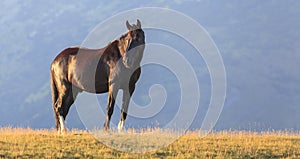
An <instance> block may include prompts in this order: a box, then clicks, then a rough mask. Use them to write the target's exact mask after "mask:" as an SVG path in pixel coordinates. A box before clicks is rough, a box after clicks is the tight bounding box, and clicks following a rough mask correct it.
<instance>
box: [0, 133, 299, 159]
mask: <svg viewBox="0 0 300 159" xmlns="http://www.w3.org/2000/svg"><path fill="white" fill-rule="evenodd" d="M132 131H133V130H132ZM172 135H173V133H170V132H168V133H166V132H163V131H161V132H159V133H149V131H145V132H143V133H136V132H128V133H121V134H118V133H111V134H107V135H102V136H101V135H100V137H103V138H104V136H106V137H105V139H106V141H110V143H109V144H110V145H116V147H115V148H118V149H121V148H124V147H125V148H126V147H129V148H131V149H132V148H133V149H135V148H136V149H138V148H139V147H134V146H132V145H138V144H137V143H136V142H137V141H138V142H139V143H143V145H142V146H143V147H144V148H148V147H150V148H151V147H153V143H156V144H162V145H163V144H165V143H164V142H165V141H166V140H165V139H166V138H168V137H169V138H170V137H174V136H172ZM149 139H151V140H149ZM172 139H173V138H172ZM120 141H122V142H120ZM129 143H130V144H129ZM130 146H131V147H130ZM127 150H128V149H127ZM0 157H1V158H300V134H299V133H295V132H289V131H271V132H262V133H257V132H246V131H222V132H213V133H210V134H209V135H208V136H206V137H199V132H197V131H192V132H187V133H186V135H185V136H182V137H180V138H179V139H178V140H176V141H175V142H173V143H172V144H171V145H168V146H166V147H164V148H161V149H158V150H156V151H152V152H147V153H125V152H121V151H118V150H116V149H112V148H110V147H108V146H106V145H104V144H102V143H101V142H99V141H98V140H96V139H95V137H94V136H92V135H90V134H88V133H87V132H84V131H78V130H73V131H71V132H69V133H68V134H66V135H57V134H56V131H54V130H32V129H30V128H28V129H23V128H0Z"/></svg>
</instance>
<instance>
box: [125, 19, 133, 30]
mask: <svg viewBox="0 0 300 159" xmlns="http://www.w3.org/2000/svg"><path fill="white" fill-rule="evenodd" d="M126 27H127V29H128V30H132V29H131V28H132V26H131V25H130V24H129V22H128V20H126Z"/></svg>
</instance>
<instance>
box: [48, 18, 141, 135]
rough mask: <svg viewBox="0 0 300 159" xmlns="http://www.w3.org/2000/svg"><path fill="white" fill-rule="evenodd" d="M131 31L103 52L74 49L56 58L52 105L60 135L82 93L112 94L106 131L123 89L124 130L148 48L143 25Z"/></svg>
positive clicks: (101, 50) (108, 107) (130, 28)
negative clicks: (119, 91) (71, 108)
mask: <svg viewBox="0 0 300 159" xmlns="http://www.w3.org/2000/svg"><path fill="white" fill-rule="evenodd" d="M126 26H127V29H128V32H127V33H126V34H124V35H122V36H121V37H120V38H119V39H117V40H114V41H112V42H111V43H109V44H108V45H107V46H106V47H104V48H101V49H87V48H82V47H70V48H67V49H65V50H63V51H62V52H60V53H59V55H57V56H56V58H55V59H54V61H53V62H52V64H51V71H50V74H51V75H50V76H51V80H50V81H51V89H52V106H53V109H54V116H55V120H56V128H57V131H58V132H59V133H64V132H65V130H66V129H65V123H64V121H65V119H66V116H67V114H68V111H69V109H70V107H71V105H72V104H73V103H74V100H75V99H76V96H77V95H78V93H80V92H82V91H86V92H90V93H105V92H108V104H107V108H106V120H105V123H104V130H109V122H110V118H111V115H112V113H113V110H114V104H115V99H116V95H117V93H118V90H119V89H123V100H122V112H121V119H120V122H119V124H118V130H122V128H123V125H124V123H125V119H126V116H127V110H128V105H129V101H130V98H131V96H132V94H133V92H134V89H135V83H136V82H137V80H138V79H139V76H140V74H141V68H140V62H141V60H142V56H143V52H144V48H145V35H144V31H143V30H142V28H141V22H140V21H139V20H137V24H133V25H130V24H129V23H128V21H126Z"/></svg>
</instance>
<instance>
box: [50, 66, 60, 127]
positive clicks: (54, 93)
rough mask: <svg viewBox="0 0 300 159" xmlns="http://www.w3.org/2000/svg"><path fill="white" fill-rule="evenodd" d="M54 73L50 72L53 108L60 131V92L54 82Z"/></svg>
mask: <svg viewBox="0 0 300 159" xmlns="http://www.w3.org/2000/svg"><path fill="white" fill-rule="evenodd" d="M53 75H54V72H53V70H52V69H51V71H50V85H51V93H52V107H53V111H54V118H55V122H56V129H57V130H58V129H59V126H60V123H59V114H58V110H57V106H56V104H57V99H58V91H57V87H56V85H55V81H54V77H53Z"/></svg>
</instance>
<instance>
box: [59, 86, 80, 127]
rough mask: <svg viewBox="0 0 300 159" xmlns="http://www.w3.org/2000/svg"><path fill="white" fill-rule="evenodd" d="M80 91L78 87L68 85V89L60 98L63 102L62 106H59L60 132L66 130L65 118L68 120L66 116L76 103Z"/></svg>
mask: <svg viewBox="0 0 300 159" xmlns="http://www.w3.org/2000/svg"><path fill="white" fill-rule="evenodd" d="M78 93H79V90H78V89H77V88H73V89H72V88H71V86H70V87H67V89H66V90H65V92H64V93H63V96H62V97H61V98H60V100H61V101H62V102H61V106H60V107H58V113H59V122H60V132H59V133H65V132H66V124H65V120H66V117H67V115H68V112H69V110H70V107H71V105H72V104H73V103H74V100H75V99H76V96H77V94H78Z"/></svg>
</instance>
